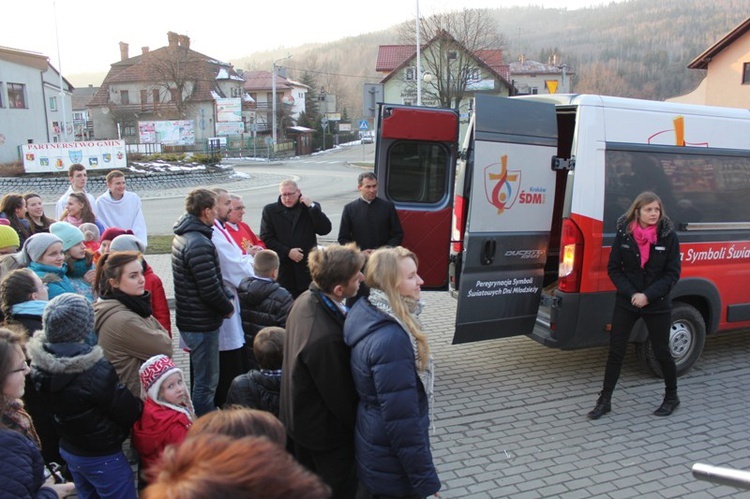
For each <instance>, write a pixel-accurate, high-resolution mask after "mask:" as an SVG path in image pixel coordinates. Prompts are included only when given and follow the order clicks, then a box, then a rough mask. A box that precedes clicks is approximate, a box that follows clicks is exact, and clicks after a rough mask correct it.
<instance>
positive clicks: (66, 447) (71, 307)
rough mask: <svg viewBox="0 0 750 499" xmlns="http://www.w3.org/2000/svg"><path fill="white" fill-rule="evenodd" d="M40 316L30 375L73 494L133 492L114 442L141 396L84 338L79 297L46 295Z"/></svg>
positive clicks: (88, 324) (127, 496) (88, 318)
mask: <svg viewBox="0 0 750 499" xmlns="http://www.w3.org/2000/svg"><path fill="white" fill-rule="evenodd" d="M42 319H43V322H44V330H42V331H37V332H36V333H35V334H34V337H33V338H32V339H31V341H30V342H29V355H30V357H31V369H32V372H31V379H32V380H33V381H34V385H35V386H36V388H37V389H38V390H39V391H40V392H42V393H44V394H45V396H47V397H48V400H49V410H50V411H51V412H52V413H53V414H54V415H55V422H56V423H57V425H58V428H59V430H60V454H62V456H63V458H64V459H65V461H67V463H68V468H69V470H70V472H71V474H72V475H73V481H74V482H75V485H76V490H77V492H78V497H79V498H81V499H84V498H88V497H104V496H106V497H110V498H113V499H114V498H118V499H135V498H136V492H135V481H134V479H133V471H132V469H131V468H130V464H129V463H128V459H127V458H126V457H125V454H124V453H123V452H122V443H123V442H124V441H125V439H126V438H127V437H128V434H129V433H130V429H131V428H132V426H133V423H135V422H136V421H137V420H138V418H140V416H141V411H142V409H143V403H142V402H141V400H140V399H139V398H136V397H134V396H133V395H132V394H131V393H130V391H129V390H128V389H127V388H125V386H123V385H122V384H121V383H119V381H118V379H117V373H116V372H115V369H114V368H113V367H112V364H110V363H109V361H108V360H107V359H105V358H104V354H103V353H102V349H101V347H99V346H95V347H91V346H89V345H87V344H86V343H84V340H85V339H86V336H87V335H88V332H89V331H91V330H93V328H94V309H93V308H92V306H91V304H90V303H89V302H88V301H87V300H86V298H84V297H83V296H80V295H77V294H75V293H63V294H61V295H60V296H57V297H55V298H53V299H52V300H50V302H49V305H48V306H47V307H46V308H45V309H44V315H43V316H42Z"/></svg>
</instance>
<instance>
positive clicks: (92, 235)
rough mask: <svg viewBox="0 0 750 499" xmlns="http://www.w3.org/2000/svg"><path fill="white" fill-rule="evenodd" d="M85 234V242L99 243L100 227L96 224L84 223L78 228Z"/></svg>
mask: <svg viewBox="0 0 750 499" xmlns="http://www.w3.org/2000/svg"><path fill="white" fill-rule="evenodd" d="M78 230H80V231H81V233H82V234H83V240H84V241H99V227H97V226H96V224H92V223H84V224H81V225H80V227H78Z"/></svg>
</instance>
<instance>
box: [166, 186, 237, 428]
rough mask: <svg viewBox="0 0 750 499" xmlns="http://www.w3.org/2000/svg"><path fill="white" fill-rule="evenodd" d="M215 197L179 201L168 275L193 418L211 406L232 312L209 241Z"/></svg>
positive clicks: (201, 194)
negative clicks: (189, 371) (222, 337)
mask: <svg viewBox="0 0 750 499" xmlns="http://www.w3.org/2000/svg"><path fill="white" fill-rule="evenodd" d="M215 205H216V194H214V193H213V192H211V191H209V190H207V189H195V190H193V191H191V192H190V194H188V196H187V198H186V199H185V211H186V212H187V213H185V214H184V215H183V216H182V217H181V218H180V219H179V220H178V221H177V223H175V225H174V233H175V237H174V239H173V240H172V274H173V277H174V291H175V293H174V294H175V317H176V321H177V327H178V328H179V330H180V336H181V337H182V339H183V340H184V341H185V344H186V345H187V347H188V348H189V349H190V364H191V366H192V368H193V388H192V393H191V395H192V399H193V405H194V406H195V412H196V414H198V415H199V416H200V415H202V414H205V413H207V412H210V411H212V410H214V409H215V408H216V406H215V405H214V396H215V394H216V387H217V385H218V383H219V328H220V327H221V324H222V322H223V321H224V319H225V318H228V317H231V316H232V314H233V313H234V304H233V303H232V295H231V294H230V293H229V290H227V289H226V288H225V287H224V283H223V279H222V275H221V267H220V266H219V257H218V254H217V253H216V247H215V246H214V244H213V243H212V242H211V235H212V233H213V223H214V220H215V218H216V211H215Z"/></svg>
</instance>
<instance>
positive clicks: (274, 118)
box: [271, 54, 292, 151]
mask: <svg viewBox="0 0 750 499" xmlns="http://www.w3.org/2000/svg"><path fill="white" fill-rule="evenodd" d="M291 57H292V55H291V54H289V55H288V56H286V57H282V58H281V59H276V60H275V61H273V71H272V73H271V82H272V83H271V85H272V89H273V90H272V97H271V98H272V99H273V102H272V106H273V108H272V109H273V111H272V113H273V116H272V120H273V121H272V123H273V124H272V130H271V133H272V137H273V146H274V151H275V150H276V149H275V147H276V63H277V62H279V61H285V60H287V59H289V58H291Z"/></svg>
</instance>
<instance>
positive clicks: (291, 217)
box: [260, 179, 331, 298]
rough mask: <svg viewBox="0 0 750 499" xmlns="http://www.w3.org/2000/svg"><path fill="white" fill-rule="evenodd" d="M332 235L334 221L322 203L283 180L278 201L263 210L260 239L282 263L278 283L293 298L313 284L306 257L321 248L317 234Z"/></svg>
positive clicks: (295, 184)
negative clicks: (332, 221) (326, 213)
mask: <svg viewBox="0 0 750 499" xmlns="http://www.w3.org/2000/svg"><path fill="white" fill-rule="evenodd" d="M329 232H331V221H330V220H329V219H328V217H327V216H326V215H325V213H323V210H322V209H321V207H320V204H319V203H316V202H315V201H313V200H312V199H311V198H310V197H308V196H305V195H303V194H302V192H301V191H300V189H299V186H298V185H297V182H295V181H293V180H288V179H287V180H283V181H282V182H281V184H280V185H279V198H278V200H277V201H276V202H275V203H271V204H267V205H266V206H265V207H264V208H263V215H262V217H261V222H260V238H261V239H262V240H263V242H264V243H265V244H266V247H267V248H268V249H270V250H274V251H275V252H276V253H277V254H278V255H279V259H280V260H281V264H280V266H279V278H278V279H277V281H278V283H279V284H280V285H281V286H282V287H284V288H286V289H288V290H289V292H290V293H292V296H293V297H294V298H297V297H298V296H299V295H300V294H302V293H303V292H304V291H306V290H307V288H308V287H309V286H310V283H311V282H312V279H311V277H310V271H309V270H308V268H307V255H308V253H309V252H310V251H311V250H312V249H313V248H315V247H316V246H317V245H318V239H317V237H316V235H320V236H324V235H326V234H328V233H329Z"/></svg>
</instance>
